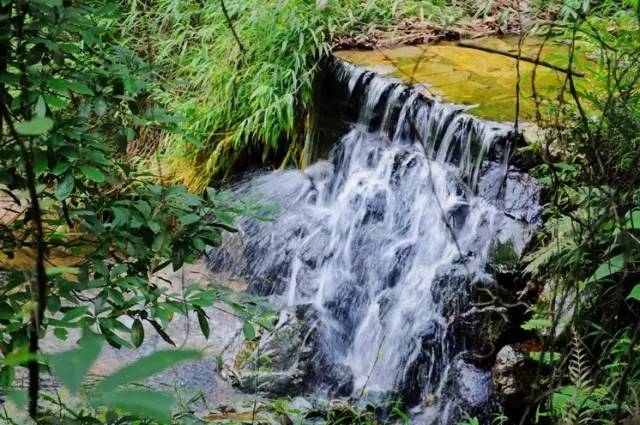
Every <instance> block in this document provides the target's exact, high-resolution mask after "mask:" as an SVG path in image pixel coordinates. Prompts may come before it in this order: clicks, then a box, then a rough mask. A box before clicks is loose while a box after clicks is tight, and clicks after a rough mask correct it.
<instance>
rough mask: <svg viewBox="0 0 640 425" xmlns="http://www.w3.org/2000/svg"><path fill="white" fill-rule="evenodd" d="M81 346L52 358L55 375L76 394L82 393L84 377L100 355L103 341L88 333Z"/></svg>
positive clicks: (81, 341) (80, 343)
mask: <svg viewBox="0 0 640 425" xmlns="http://www.w3.org/2000/svg"><path fill="white" fill-rule="evenodd" d="M79 345H80V347H79V348H75V349H73V350H69V351H64V352H62V353H58V354H54V355H52V356H51V357H50V362H51V367H52V368H53V373H54V375H55V376H56V378H58V380H59V381H60V382H61V383H62V384H63V385H64V386H65V387H67V389H68V390H69V391H71V392H72V393H74V394H77V393H78V391H80V385H81V384H82V381H84V377H85V376H86V374H87V372H88V371H89V368H91V365H92V364H93V363H94V362H95V361H96V359H97V358H98V356H99V355H100V350H101V349H102V340H101V339H100V338H99V337H98V336H97V335H94V334H92V333H91V332H86V333H85V335H84V336H83V337H82V339H81V340H80V342H79Z"/></svg>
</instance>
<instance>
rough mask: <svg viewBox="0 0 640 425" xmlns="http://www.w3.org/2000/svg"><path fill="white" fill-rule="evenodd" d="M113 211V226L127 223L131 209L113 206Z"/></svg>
mask: <svg viewBox="0 0 640 425" xmlns="http://www.w3.org/2000/svg"><path fill="white" fill-rule="evenodd" d="M111 211H113V221H112V222H111V226H113V227H119V226H122V225H123V224H125V223H126V222H127V221H128V220H129V210H128V209H126V208H122V207H111Z"/></svg>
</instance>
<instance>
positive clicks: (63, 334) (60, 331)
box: [53, 328, 69, 341]
mask: <svg viewBox="0 0 640 425" xmlns="http://www.w3.org/2000/svg"><path fill="white" fill-rule="evenodd" d="M53 334H54V335H55V336H56V338H58V339H59V340H61V341H66V340H67V337H68V336H69V332H68V331H67V330H66V329H65V328H55V329H54V330H53Z"/></svg>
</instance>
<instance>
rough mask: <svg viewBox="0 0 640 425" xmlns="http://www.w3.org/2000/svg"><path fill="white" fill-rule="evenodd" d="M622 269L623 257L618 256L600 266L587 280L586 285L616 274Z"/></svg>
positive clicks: (621, 255)
mask: <svg viewBox="0 0 640 425" xmlns="http://www.w3.org/2000/svg"><path fill="white" fill-rule="evenodd" d="M623 268H624V255H623V254H619V255H616V256H615V257H612V258H610V259H609V260H608V261H606V262H604V263H602V264H600V266H598V268H597V269H596V271H595V272H594V273H593V274H592V275H591V277H589V279H587V282H586V283H593V282H598V281H600V280H602V279H604V278H606V277H609V276H611V275H612V274H615V273H618V272H619V271H620V270H622V269H623Z"/></svg>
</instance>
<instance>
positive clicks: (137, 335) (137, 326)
mask: <svg viewBox="0 0 640 425" xmlns="http://www.w3.org/2000/svg"><path fill="white" fill-rule="evenodd" d="M142 341H144V326H142V322H141V321H140V319H136V320H134V321H133V325H131V343H132V344H133V346H134V347H136V348H138V347H140V346H141V345H142Z"/></svg>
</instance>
